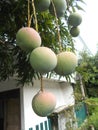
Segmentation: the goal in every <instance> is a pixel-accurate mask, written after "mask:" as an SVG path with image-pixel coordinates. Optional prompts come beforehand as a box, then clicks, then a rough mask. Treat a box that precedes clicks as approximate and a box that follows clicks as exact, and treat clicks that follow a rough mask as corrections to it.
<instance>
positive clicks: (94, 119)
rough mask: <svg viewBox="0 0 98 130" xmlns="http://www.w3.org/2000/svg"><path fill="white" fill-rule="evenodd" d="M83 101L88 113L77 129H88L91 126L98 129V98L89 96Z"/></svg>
mask: <svg viewBox="0 0 98 130" xmlns="http://www.w3.org/2000/svg"><path fill="white" fill-rule="evenodd" d="M85 102H86V104H87V108H88V111H89V115H88V117H87V119H86V121H85V122H84V123H83V124H82V126H81V127H80V128H79V129H78V130H89V129H90V127H91V126H93V127H94V128H95V129H96V130H98V98H89V99H87V100H85Z"/></svg>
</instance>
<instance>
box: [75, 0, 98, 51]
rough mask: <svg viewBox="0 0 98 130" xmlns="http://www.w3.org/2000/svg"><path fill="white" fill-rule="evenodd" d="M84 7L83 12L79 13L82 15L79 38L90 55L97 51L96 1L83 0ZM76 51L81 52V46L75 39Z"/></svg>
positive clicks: (97, 19) (97, 2)
mask: <svg viewBox="0 0 98 130" xmlns="http://www.w3.org/2000/svg"><path fill="white" fill-rule="evenodd" d="M84 1H85V2H86V5H85V4H83V5H82V7H83V9H84V10H85V12H83V11H80V12H79V13H80V14H81V15H82V23H81V25H80V26H79V28H80V37H82V39H83V40H84V41H85V43H86V45H87V46H88V48H89V50H90V51H91V53H92V54H95V53H96V52H97V49H98V47H97V46H98V45H97V44H98V0H84ZM75 40H76V41H77V42H76V46H77V49H79V50H81V49H82V48H83V44H81V43H80V42H79V38H75Z"/></svg>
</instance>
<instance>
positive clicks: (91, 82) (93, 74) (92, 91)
mask: <svg viewBox="0 0 98 130" xmlns="http://www.w3.org/2000/svg"><path fill="white" fill-rule="evenodd" d="M80 56H81V58H80V61H79V66H78V67H77V69H76V70H77V72H78V73H79V74H80V75H81V79H82V82H83V85H84V89H85V90H86V91H85V92H86V94H87V96H88V97H98V53H97V54H96V55H94V56H93V55H90V54H89V53H88V52H87V51H83V52H81V54H80Z"/></svg>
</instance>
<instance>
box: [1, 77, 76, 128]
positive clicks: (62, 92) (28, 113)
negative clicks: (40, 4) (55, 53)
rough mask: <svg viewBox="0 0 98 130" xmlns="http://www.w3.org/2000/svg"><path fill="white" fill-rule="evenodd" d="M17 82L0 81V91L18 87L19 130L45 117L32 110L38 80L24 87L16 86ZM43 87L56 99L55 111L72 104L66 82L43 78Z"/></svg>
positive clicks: (71, 95) (70, 92) (11, 80)
mask: <svg viewBox="0 0 98 130" xmlns="http://www.w3.org/2000/svg"><path fill="white" fill-rule="evenodd" d="M16 85H17V82H16V81H15V80H13V78H11V79H10V80H6V81H4V82H0V92H3V91H7V90H12V89H17V88H20V103H21V104H20V107H21V130H29V128H31V127H33V126H35V125H37V124H39V123H40V122H43V121H45V120H47V118H46V117H39V116H37V115H36V114H35V113H34V111H33V110H32V106H31V102H32V98H33V97H34V95H35V94H36V93H37V92H38V91H39V90H40V81H39V80H35V81H34V85H33V86H32V85H31V84H30V85H25V86H24V87H20V86H18V87H17V86H16ZM43 86H44V89H45V90H47V91H50V92H52V93H53V94H54V95H55V96H56V99H57V104H56V109H55V112H56V111H59V110H61V108H63V106H64V108H65V106H66V107H67V106H69V105H70V104H74V97H73V89H72V86H71V85H70V84H68V83H67V82H63V81H62V82H59V81H56V80H49V79H44V81H43Z"/></svg>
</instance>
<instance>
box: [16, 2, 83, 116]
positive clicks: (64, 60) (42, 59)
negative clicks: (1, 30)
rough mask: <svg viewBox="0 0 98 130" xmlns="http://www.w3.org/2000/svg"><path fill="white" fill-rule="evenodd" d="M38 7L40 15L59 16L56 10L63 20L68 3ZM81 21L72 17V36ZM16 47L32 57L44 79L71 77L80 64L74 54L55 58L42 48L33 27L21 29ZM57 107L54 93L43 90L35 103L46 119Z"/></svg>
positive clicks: (37, 112) (44, 3)
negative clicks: (51, 73)
mask: <svg viewBox="0 0 98 130" xmlns="http://www.w3.org/2000/svg"><path fill="white" fill-rule="evenodd" d="M52 2H53V3H52ZM34 4H35V8H36V10H37V11H45V10H47V9H48V10H49V12H50V13H51V14H52V15H55V14H54V8H53V6H54V7H55V10H56V14H57V17H62V16H63V15H64V13H65V10H66V2H65V0H52V1H51V0H34ZM73 17H74V18H73ZM81 21H82V20H81V17H80V16H79V15H77V14H71V15H70V16H69V18H68V23H69V25H71V26H72V29H71V30H70V33H71V35H72V36H77V33H73V32H74V30H75V29H77V26H78V25H79V24H80V23H81ZM75 32H77V31H75ZM16 44H17V45H18V46H19V47H20V48H21V49H22V50H23V51H26V52H28V53H30V58H29V62H30V64H31V67H32V68H33V69H34V70H35V72H39V73H40V74H41V75H43V74H46V73H48V72H51V71H54V72H55V73H57V74H58V75H60V76H67V75H70V74H72V73H73V72H74V71H75V68H76V66H77V63H78V59H77V56H76V55H75V54H74V53H73V52H70V51H63V52H60V53H58V54H55V52H53V50H52V49H50V48H48V47H45V46H42V39H41V36H40V35H39V33H38V32H37V31H36V30H35V29H34V28H32V27H22V28H20V29H19V31H18V32H17V34H16ZM55 105H56V98H55V96H54V95H53V94H52V93H50V92H46V91H41V90H40V91H39V92H38V93H37V94H36V95H35V96H34V97H33V99H32V108H33V110H34V112H35V113H36V114H37V115H39V116H42V117H43V116H47V115H49V114H50V113H51V112H52V111H53V110H54V108H55Z"/></svg>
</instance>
